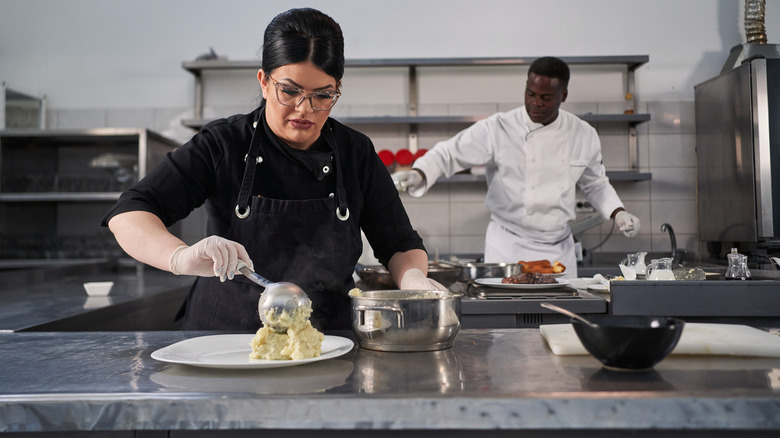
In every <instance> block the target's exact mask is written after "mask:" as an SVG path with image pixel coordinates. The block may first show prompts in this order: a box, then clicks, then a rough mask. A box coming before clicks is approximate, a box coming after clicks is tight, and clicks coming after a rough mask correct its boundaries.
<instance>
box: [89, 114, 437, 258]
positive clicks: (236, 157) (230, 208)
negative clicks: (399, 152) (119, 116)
mask: <svg viewBox="0 0 780 438" xmlns="http://www.w3.org/2000/svg"><path fill="white" fill-rule="evenodd" d="M261 112H262V107H261V108H258V109H257V110H255V111H253V112H251V113H249V114H239V115H234V116H231V117H228V118H225V119H218V120H215V121H212V122H210V123H208V124H207V125H205V126H204V127H203V128H202V129H201V131H200V132H199V133H198V134H196V135H195V136H194V137H193V138H192V139H191V140H190V141H189V142H187V143H185V144H184V145H183V146H181V147H179V148H177V149H176V150H174V151H173V152H170V153H168V154H166V156H165V159H164V160H163V162H162V163H160V164H159V165H158V166H157V167H155V168H154V169H152V171H151V172H149V174H148V175H147V176H146V177H145V178H143V179H142V180H141V181H140V182H138V184H136V185H135V186H134V187H132V188H131V189H129V190H128V191H126V192H125V193H123V194H122V195H121V196H120V198H119V200H118V201H117V203H116V204H115V205H114V206H113V208H111V210H110V211H109V212H108V214H107V215H106V217H105V218H104V220H103V225H104V226H106V224H107V223H108V220H110V219H111V218H112V217H113V216H115V215H117V214H120V213H123V212H127V211H137V210H140V211H148V212H150V213H153V214H155V215H156V216H158V217H159V218H160V219H161V220H162V222H163V223H164V224H165V225H166V226H171V225H172V224H174V223H175V222H177V221H179V220H181V219H183V218H185V217H187V215H189V214H190V213H191V212H192V211H193V210H194V209H196V208H198V207H200V206H201V205H203V204H204V202H205V206H206V212H207V215H208V224H207V233H208V234H209V235H219V236H225V235H226V233H227V231H228V228H229V226H230V221H231V215H233V214H235V213H234V209H235V206H236V201H237V199H238V193H239V189H240V183H241V178H242V176H243V171H244V157H245V156H246V153H247V151H248V149H249V144H250V141H251V138H252V133H253V131H254V128H253V124H254V121H255V120H258V117H259V115H260V113H261ZM260 120H261V123H263V126H262V127H261V126H258V129H263V133H264V135H265V136H266V144H267V145H269V146H272V147H267V148H266V156H264V157H262V158H263V161H262V162H261V163H259V164H258V165H257V173H256V176H255V182H254V185H253V195H258V196H265V197H268V198H275V199H295V200H300V199H316V198H324V197H327V196H328V194H329V193H333V192H334V191H335V188H336V182H335V173H334V171H333V166H330V167H329V171H328V172H324V171H323V169H324V168H325V165H326V164H327V163H329V162H330V161H331V160H332V159H333V158H332V157H333V154H332V152H331V151H330V148H329V147H328V146H327V143H326V142H325V141H324V140H323V138H322V137H320V139H319V140H318V141H317V142H316V143H315V145H313V147H312V148H310V149H309V150H307V151H299V150H296V149H293V148H290V147H289V146H287V145H286V144H284V143H283V142H281V141H279V140H278V138H276V136H275V135H274V134H273V133H272V132H271V131H270V129H269V128H268V127H267V124H265V119H264V117H260ZM328 126H330V127H331V128H332V129H333V133H334V136H335V138H336V142H337V144H338V145H339V148H340V158H341V161H342V162H341V163H340V164H341V168H340V169H341V171H342V177H343V181H344V187H345V191H346V194H347V204H348V206H349V212H350V217H349V220H351V221H353V223H354V224H357V225H359V226H360V228H361V229H362V230H363V232H364V233H365V234H366V238H367V239H368V241H369V243H370V244H371V246H372V248H373V249H374V255H375V257H376V258H377V259H379V261H380V262H381V263H382V264H384V265H385V266H387V263H388V261H389V260H390V257H392V255H393V254H395V253H396V252H401V251H408V250H411V249H423V250H424V249H425V247H424V246H423V243H422V239H421V238H420V236H419V235H418V233H417V232H416V231H415V230H414V229H413V228H412V226H411V223H410V222H409V217H408V216H407V214H406V210H405V209H404V207H403V204H402V202H401V199H400V197H399V195H398V192H397V190H396V189H395V186H394V184H393V182H392V179H391V178H390V174H389V173H388V171H387V168H386V167H385V166H384V164H383V163H382V161H381V160H380V159H379V157H378V156H377V155H376V151H375V149H374V145H373V144H372V143H371V140H370V139H369V138H368V137H367V136H365V135H364V134H362V133H360V132H358V131H355V130H354V129H351V128H349V127H347V126H344V125H342V124H341V123H339V122H337V121H335V120H333V119H328V121H327V123H326V127H324V128H323V129H328ZM279 237H280V238H282V239H283V238H284V236H279Z"/></svg>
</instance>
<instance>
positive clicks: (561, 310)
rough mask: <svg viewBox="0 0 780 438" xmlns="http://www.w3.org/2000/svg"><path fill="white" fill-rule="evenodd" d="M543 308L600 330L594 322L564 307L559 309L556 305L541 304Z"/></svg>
mask: <svg viewBox="0 0 780 438" xmlns="http://www.w3.org/2000/svg"><path fill="white" fill-rule="evenodd" d="M541 306H542V307H545V308H547V309H550V310H555V311H556V312H558V313H563V314H564V315H566V316H569V317H572V318H574V319H576V320H578V321H582V322H584V323H585V324H587V325H589V326H591V327H593V328H598V325H596V324H593V323H592V322H590V321H588V320H587V319H585V318H583V317H581V316H580V315H577V314H576V313H574V312H572V311H571V310H566V309H564V308H563V307H558V306H556V305H555V304H550V303H541Z"/></svg>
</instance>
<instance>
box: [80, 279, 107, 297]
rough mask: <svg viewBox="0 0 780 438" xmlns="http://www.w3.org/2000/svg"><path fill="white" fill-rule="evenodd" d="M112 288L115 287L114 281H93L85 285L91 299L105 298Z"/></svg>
mask: <svg viewBox="0 0 780 438" xmlns="http://www.w3.org/2000/svg"><path fill="white" fill-rule="evenodd" d="M112 287H114V282H113V281H93V282H89V283H84V289H86V290H87V295H89V296H91V297H104V296H106V295H108V294H109V293H110V292H111V288H112Z"/></svg>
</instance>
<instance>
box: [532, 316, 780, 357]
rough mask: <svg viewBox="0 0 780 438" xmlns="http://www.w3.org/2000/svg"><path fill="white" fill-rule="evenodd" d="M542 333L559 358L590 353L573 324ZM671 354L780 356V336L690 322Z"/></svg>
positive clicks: (549, 327)
mask: <svg viewBox="0 0 780 438" xmlns="http://www.w3.org/2000/svg"><path fill="white" fill-rule="evenodd" d="M539 331H540V332H541V334H542V337H543V338H544V339H545V341H547V345H549V346H550V350H552V352H553V353H554V354H556V355H559V356H564V355H572V354H588V352H587V351H586V350H585V347H583V346H582V343H581V342H580V339H579V338H578V337H577V333H575V332H574V328H573V327H572V325H571V324H542V325H541V326H539ZM672 354H675V355H676V354H712V355H727V356H762V357H780V336H775V335H773V334H770V333H767V332H765V331H763V330H759V329H757V328H753V327H749V326H746V325H738V324H705V323H693V322H691V323H685V327H684V328H683V332H682V336H680V341H679V342H678V343H677V346H676V347H675V348H674V350H672Z"/></svg>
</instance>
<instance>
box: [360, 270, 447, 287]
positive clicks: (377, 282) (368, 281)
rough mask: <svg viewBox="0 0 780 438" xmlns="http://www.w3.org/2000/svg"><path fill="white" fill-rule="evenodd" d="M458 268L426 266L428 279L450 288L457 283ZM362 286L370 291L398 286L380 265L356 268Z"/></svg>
mask: <svg viewBox="0 0 780 438" xmlns="http://www.w3.org/2000/svg"><path fill="white" fill-rule="evenodd" d="M459 273H460V268H457V267H454V266H443V265H438V264H429V265H428V278H431V279H433V280H436V281H438V282H439V283H441V285H442V286H444V287H450V286H452V285H453V284H455V282H456V281H458V275H459ZM357 274H358V276H359V277H360V281H361V282H362V283H363V284H362V286H363V288H365V289H371V290H386V289H396V288H398V286H397V285H396V284H395V282H394V281H393V279H392V277H390V272H389V271H388V270H387V269H385V267H384V266H382V265H372V266H363V267H361V268H358V270H357Z"/></svg>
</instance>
